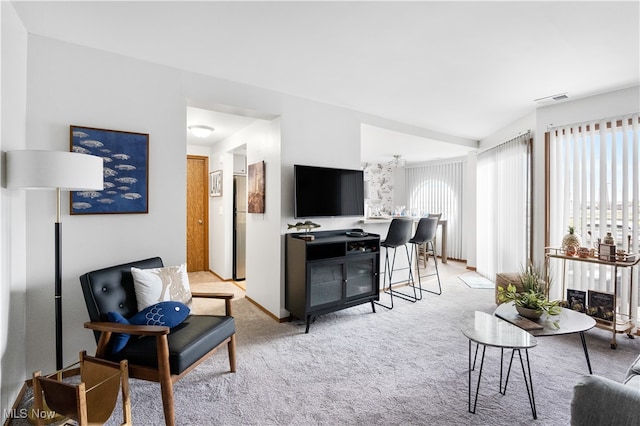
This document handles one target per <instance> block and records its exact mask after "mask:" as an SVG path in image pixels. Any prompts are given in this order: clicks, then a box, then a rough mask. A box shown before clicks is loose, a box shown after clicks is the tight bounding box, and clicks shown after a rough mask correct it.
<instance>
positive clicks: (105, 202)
mask: <svg viewBox="0 0 640 426" xmlns="http://www.w3.org/2000/svg"><path fill="white" fill-rule="evenodd" d="M70 138H71V151H72V152H78V153H83V154H89V155H95V156H97V157H101V158H102V159H103V161H104V166H103V170H104V189H103V190H102V191H72V192H71V197H70V198H71V214H114V213H148V212H149V134H147V133H133V132H123V131H119V130H105V129H96V128H92V127H81V126H70Z"/></svg>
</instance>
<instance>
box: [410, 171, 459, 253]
mask: <svg viewBox="0 0 640 426" xmlns="http://www.w3.org/2000/svg"><path fill="white" fill-rule="evenodd" d="M464 165H465V163H464V161H462V160H459V161H452V162H447V163H438V164H428V165H424V166H416V167H407V168H406V169H405V170H406V171H405V173H406V180H407V199H408V204H409V210H410V211H411V212H414V213H416V214H418V215H420V216H422V215H425V214H427V213H442V219H446V220H447V230H448V233H447V256H448V257H451V258H453V259H464V258H465V253H463V247H462V229H461V228H462V183H463V176H464ZM440 229H441V228H440V227H438V232H440ZM436 241H437V244H438V245H440V246H441V241H442V239H441V238H437V240H436ZM436 252H437V253H442V250H441V247H437V248H436Z"/></svg>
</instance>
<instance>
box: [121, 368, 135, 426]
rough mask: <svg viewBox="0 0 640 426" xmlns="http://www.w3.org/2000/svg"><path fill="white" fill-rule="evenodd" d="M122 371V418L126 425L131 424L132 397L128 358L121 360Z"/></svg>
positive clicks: (129, 425)
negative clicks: (130, 393)
mask: <svg viewBox="0 0 640 426" xmlns="http://www.w3.org/2000/svg"><path fill="white" fill-rule="evenodd" d="M120 372H121V377H120V380H122V419H123V421H124V422H123V423H122V424H123V425H124V426H131V425H132V424H133V422H132V420H131V398H130V395H129V362H128V361H127V360H123V361H120Z"/></svg>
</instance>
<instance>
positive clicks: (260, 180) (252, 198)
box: [247, 161, 265, 213]
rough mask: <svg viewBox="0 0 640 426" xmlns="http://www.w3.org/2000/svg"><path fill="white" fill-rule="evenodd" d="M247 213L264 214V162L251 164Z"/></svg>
mask: <svg viewBox="0 0 640 426" xmlns="http://www.w3.org/2000/svg"><path fill="white" fill-rule="evenodd" d="M248 169H249V170H248V171H249V179H248V181H249V183H248V186H247V198H248V200H247V212H249V213H264V188H265V187H264V161H260V162H259V163H254V164H249V167H248Z"/></svg>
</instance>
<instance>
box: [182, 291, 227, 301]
mask: <svg viewBox="0 0 640 426" xmlns="http://www.w3.org/2000/svg"><path fill="white" fill-rule="evenodd" d="M191 296H193V297H204V298H208V299H229V300H231V299H233V293H202V292H197V291H196V292H193V291H192V292H191Z"/></svg>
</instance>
